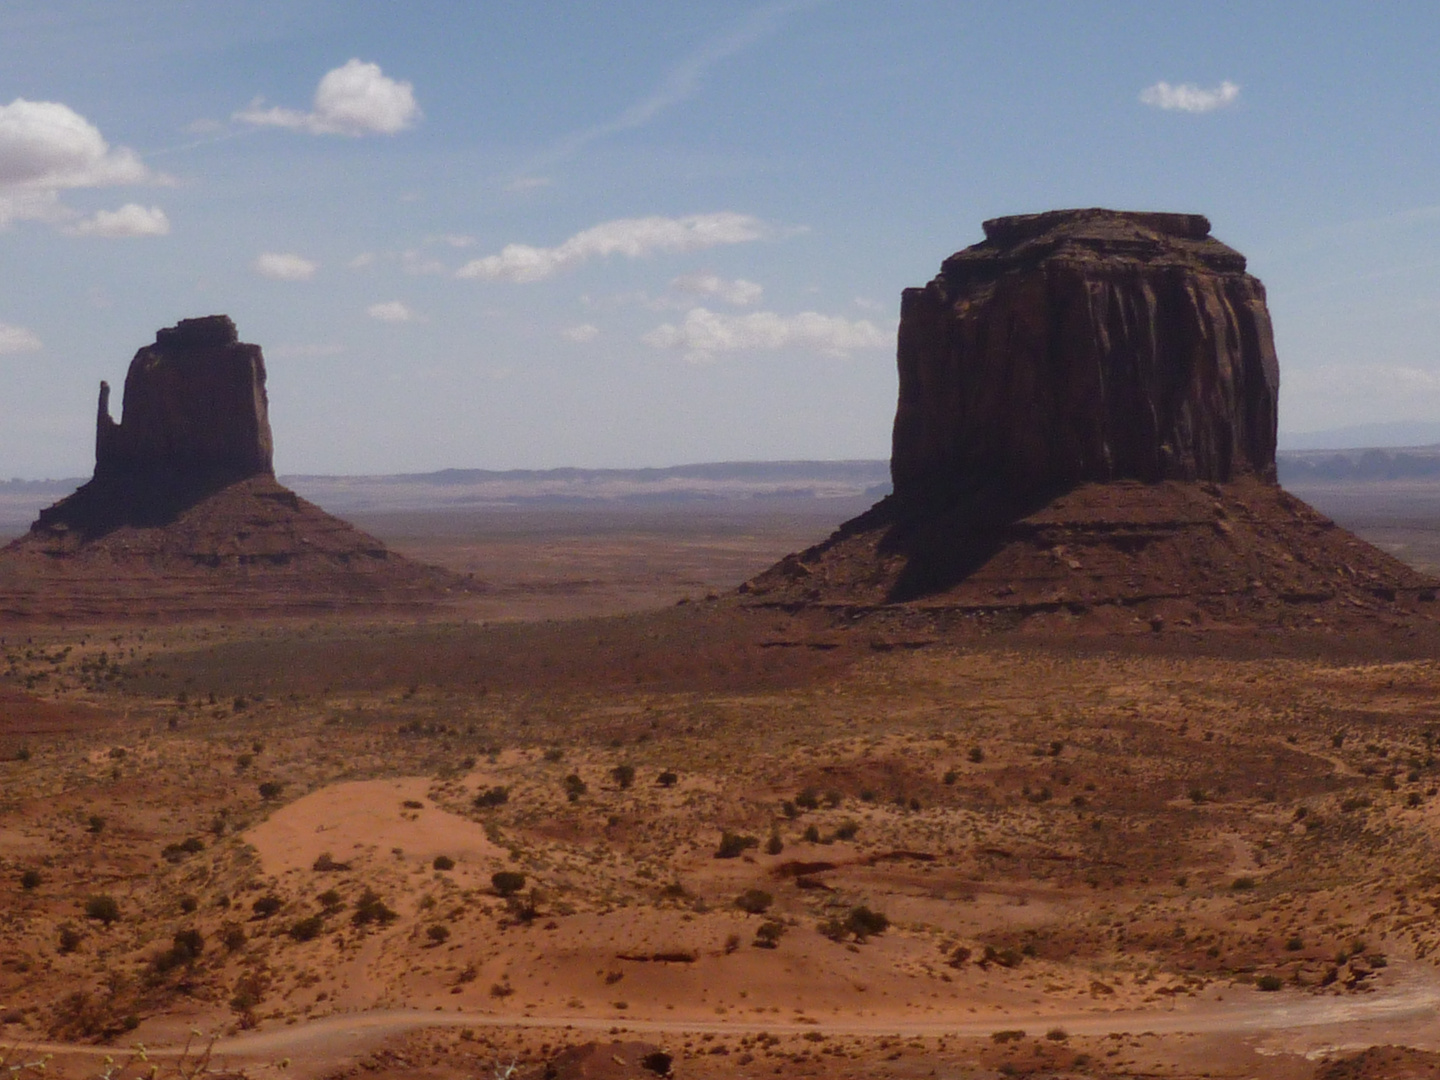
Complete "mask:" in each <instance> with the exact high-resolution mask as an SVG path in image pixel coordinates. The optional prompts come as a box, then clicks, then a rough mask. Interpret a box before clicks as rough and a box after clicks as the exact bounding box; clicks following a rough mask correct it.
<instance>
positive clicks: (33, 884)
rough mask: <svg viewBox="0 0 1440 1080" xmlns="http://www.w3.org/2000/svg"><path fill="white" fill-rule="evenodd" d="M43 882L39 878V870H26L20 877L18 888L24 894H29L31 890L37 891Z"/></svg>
mask: <svg viewBox="0 0 1440 1080" xmlns="http://www.w3.org/2000/svg"><path fill="white" fill-rule="evenodd" d="M43 880H44V879H43V878H41V877H40V871H39V870H26V871H25V872H24V873H23V874H21V875H20V888H22V889H24V890H25V891H26V892H29V891H30V890H31V889H38V888H39V887H40V883H41V881H43Z"/></svg>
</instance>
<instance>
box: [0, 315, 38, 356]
mask: <svg viewBox="0 0 1440 1080" xmlns="http://www.w3.org/2000/svg"><path fill="white" fill-rule="evenodd" d="M41 348H43V346H42V345H41V343H40V338H39V337H38V336H37V335H36V334H35V332H34V331H32V330H27V329H25V327H23V326H14V325H12V324H10V323H3V322H0V356H6V355H8V354H10V353H22V352H38V351H39V350H40V349H41Z"/></svg>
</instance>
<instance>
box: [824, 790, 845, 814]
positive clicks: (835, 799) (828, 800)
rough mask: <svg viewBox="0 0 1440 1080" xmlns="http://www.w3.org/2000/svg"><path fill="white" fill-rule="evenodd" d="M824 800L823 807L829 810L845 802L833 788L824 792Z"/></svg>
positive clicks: (843, 797)
mask: <svg viewBox="0 0 1440 1080" xmlns="http://www.w3.org/2000/svg"><path fill="white" fill-rule="evenodd" d="M824 798H825V805H826V806H828V807H829V808H830V809H831V810H834V809H835V808H836V807H837V806H839V805H840V804H841V803H843V802H844V801H845V796H844V795H842V794H841V793H840V792H838V791H836V790H835V789H834V788H830V789H828V790H827V791H826V792H825V796H824Z"/></svg>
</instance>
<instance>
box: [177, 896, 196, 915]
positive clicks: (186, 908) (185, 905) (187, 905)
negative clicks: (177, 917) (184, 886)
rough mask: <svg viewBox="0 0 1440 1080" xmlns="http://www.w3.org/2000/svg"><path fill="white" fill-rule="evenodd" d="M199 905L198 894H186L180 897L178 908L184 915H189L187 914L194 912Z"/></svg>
mask: <svg viewBox="0 0 1440 1080" xmlns="http://www.w3.org/2000/svg"><path fill="white" fill-rule="evenodd" d="M199 907H200V898H199V897H198V896H190V895H186V896H182V897H180V910H181V911H182V912H184V913H185V914H186V915H189V914H191V913H193V912H195V911H196V910H198V909H199Z"/></svg>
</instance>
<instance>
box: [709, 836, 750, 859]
mask: <svg viewBox="0 0 1440 1080" xmlns="http://www.w3.org/2000/svg"><path fill="white" fill-rule="evenodd" d="M759 846H760V841H759V840H757V839H756V838H755V837H753V836H742V835H740V834H739V833H733V832H731V831H730V830H729V829H725V830H724V831H723V832H721V833H720V846H719V847H718V848H716V849H715V858H717V859H735V858H738V857H739V856H740V855H741V854H743V853H744V852H745V850H746V849H747V848H752V847H759Z"/></svg>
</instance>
